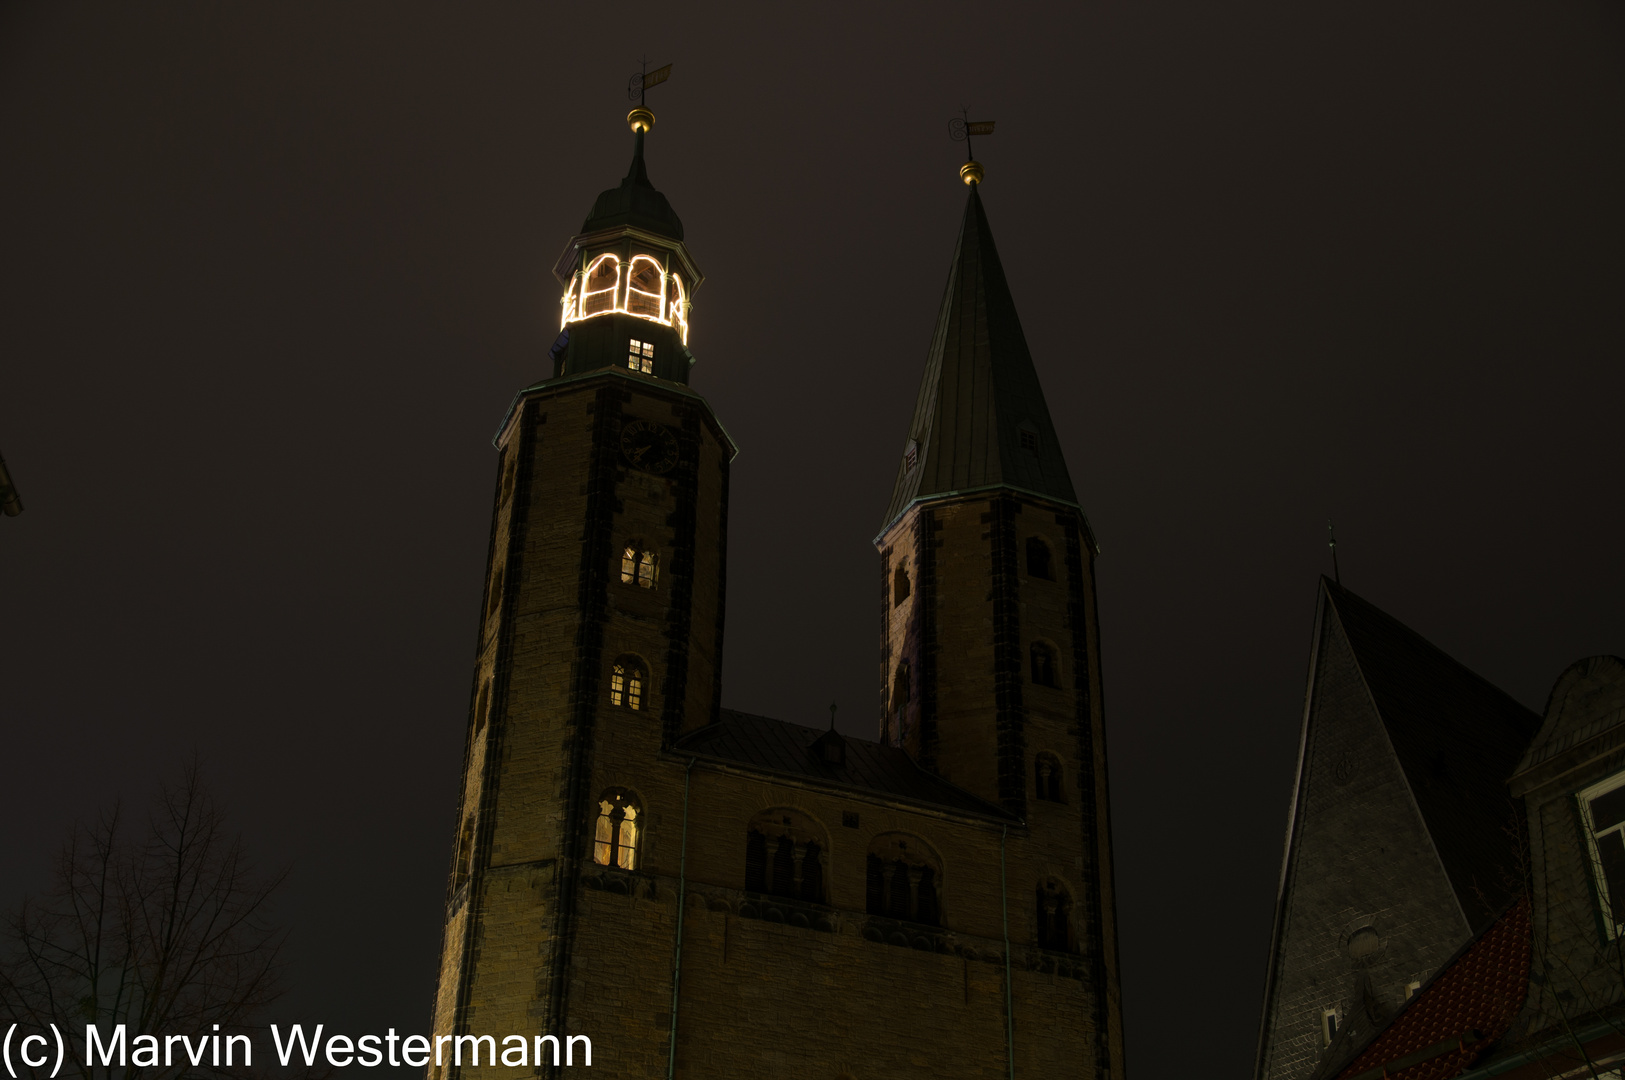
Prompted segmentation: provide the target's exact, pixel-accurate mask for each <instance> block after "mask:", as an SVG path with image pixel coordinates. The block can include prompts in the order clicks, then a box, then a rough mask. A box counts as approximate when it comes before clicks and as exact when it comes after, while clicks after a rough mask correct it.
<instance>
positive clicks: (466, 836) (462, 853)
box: [457, 814, 474, 885]
mask: <svg viewBox="0 0 1625 1080" xmlns="http://www.w3.org/2000/svg"><path fill="white" fill-rule="evenodd" d="M473 866H474V815H473V814H469V815H467V816H466V817H464V818H463V828H462V831H461V832H460V833H459V834H458V836H457V884H458V885H461V884H462V883H463V882H465V881H467V880H468V875H469V873H470V872H471V871H472V869H473Z"/></svg>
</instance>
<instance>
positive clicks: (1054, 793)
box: [1033, 752, 1066, 802]
mask: <svg viewBox="0 0 1625 1080" xmlns="http://www.w3.org/2000/svg"><path fill="white" fill-rule="evenodd" d="M1033 790H1034V791H1035V792H1036V793H1037V795H1038V797H1039V798H1040V799H1042V800H1043V801H1045V802H1066V797H1065V794H1064V793H1065V790H1066V789H1065V788H1064V787H1063V786H1062V784H1061V759H1060V758H1058V757H1056V756H1055V755H1054V754H1051V753H1047V752H1046V753H1042V754H1039V755H1038V757H1036V758H1035V759H1034V760H1033Z"/></svg>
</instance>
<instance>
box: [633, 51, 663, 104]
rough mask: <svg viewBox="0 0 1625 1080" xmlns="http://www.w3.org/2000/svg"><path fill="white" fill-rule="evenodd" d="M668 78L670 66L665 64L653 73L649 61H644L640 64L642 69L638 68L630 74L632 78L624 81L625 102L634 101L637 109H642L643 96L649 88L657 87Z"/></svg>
mask: <svg viewBox="0 0 1625 1080" xmlns="http://www.w3.org/2000/svg"><path fill="white" fill-rule="evenodd" d="M669 78H671V65H670V64H667V65H666V66H665V67H663V68H655V69H654V70H653V71H650V70H649V61H647V60H644V61H643V62H642V67H640V68H639V69H638V70H637V71H634V72H633V73H632V77H631V78H630V79H628V80H627V81H626V97H627V100H629V101H635V102H637V103H638V108H640V109H641V108H643V107H644V106H645V104H646V103H645V102H644V100H643V95H644V93H645V92H646V91H647V90H648V89H649V87H651V86H659V85H660V84H661V83H663V82H665V81H666V80H667V79H669Z"/></svg>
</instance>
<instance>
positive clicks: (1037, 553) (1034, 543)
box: [1027, 536, 1055, 581]
mask: <svg viewBox="0 0 1625 1080" xmlns="http://www.w3.org/2000/svg"><path fill="white" fill-rule="evenodd" d="M1027 576H1028V577H1034V578H1042V579H1043V580H1045V581H1053V580H1055V573H1054V571H1053V570H1051V569H1050V558H1049V545H1048V544H1046V543H1044V541H1042V540H1040V539H1039V538H1038V537H1036V536H1029V537H1027Z"/></svg>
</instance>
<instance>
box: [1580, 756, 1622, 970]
mask: <svg viewBox="0 0 1625 1080" xmlns="http://www.w3.org/2000/svg"><path fill="white" fill-rule="evenodd" d="M1579 800H1580V820H1581V822H1582V823H1583V824H1584V826H1585V833H1586V838H1587V840H1588V841H1589V844H1588V846H1589V847H1590V849H1591V871H1592V878H1593V880H1594V881H1595V882H1596V885H1597V899H1598V901H1599V902H1600V903H1601V905H1602V915H1603V920H1602V921H1603V925H1604V927H1605V928H1606V929H1607V931H1608V936H1609V938H1610V939H1612V938H1616V937H1618V936H1619V935H1620V933H1621V931H1625V773H1620V774H1618V775H1616V776H1611V777H1609V778H1608V779H1607V780H1604V781H1603V782H1602V783H1600V784H1593V785H1592V786H1591V787H1588V788H1586V789H1585V790H1584V791H1582V792H1580V794H1579Z"/></svg>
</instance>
